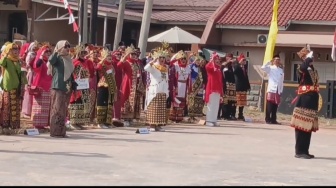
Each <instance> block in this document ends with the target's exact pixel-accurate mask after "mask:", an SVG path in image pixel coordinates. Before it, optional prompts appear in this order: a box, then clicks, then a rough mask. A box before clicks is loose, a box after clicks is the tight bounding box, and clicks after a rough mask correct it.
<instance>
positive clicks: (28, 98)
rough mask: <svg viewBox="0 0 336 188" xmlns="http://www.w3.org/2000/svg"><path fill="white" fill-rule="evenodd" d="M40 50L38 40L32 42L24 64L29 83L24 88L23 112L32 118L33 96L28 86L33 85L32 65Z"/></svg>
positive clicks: (24, 115) (23, 67) (26, 116)
mask: <svg viewBox="0 0 336 188" xmlns="http://www.w3.org/2000/svg"><path fill="white" fill-rule="evenodd" d="M37 50H38V42H37V41H35V42H32V43H30V45H29V47H28V49H27V56H26V59H25V63H24V65H23V66H22V69H21V70H22V71H23V72H25V73H26V75H27V80H28V84H27V85H26V86H25V90H24V98H23V101H22V114H23V117H25V118H30V116H31V112H32V106H33V96H32V95H30V94H29V91H28V87H30V86H31V84H32V82H33V79H34V71H33V69H32V66H33V64H34V61H35V57H36V52H37Z"/></svg>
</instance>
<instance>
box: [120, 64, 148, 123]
mask: <svg viewBox="0 0 336 188" xmlns="http://www.w3.org/2000/svg"><path fill="white" fill-rule="evenodd" d="M131 68H132V86H131V91H130V96H129V98H128V100H126V101H125V104H124V107H123V108H122V109H121V112H122V114H121V118H122V119H126V120H131V119H140V111H141V107H142V105H143V95H144V93H145V90H146V89H145V86H144V84H143V82H142V80H141V77H139V78H138V75H137V74H138V73H139V70H140V67H139V66H138V65H137V64H135V63H134V64H131Z"/></svg>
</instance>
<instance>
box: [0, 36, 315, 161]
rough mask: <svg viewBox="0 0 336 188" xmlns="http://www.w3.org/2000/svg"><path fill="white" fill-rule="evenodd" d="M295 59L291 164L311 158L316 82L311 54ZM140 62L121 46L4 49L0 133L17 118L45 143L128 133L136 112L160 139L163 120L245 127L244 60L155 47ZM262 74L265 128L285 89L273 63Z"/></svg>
mask: <svg viewBox="0 0 336 188" xmlns="http://www.w3.org/2000/svg"><path fill="white" fill-rule="evenodd" d="M298 55H299V56H300V58H301V59H302V61H303V63H302V65H301V66H300V67H299V68H298V75H299V79H298V80H299V89H298V96H297V98H296V99H297V102H296V107H295V109H294V112H293V118H292V121H291V126H292V127H294V128H295V133H296V157H298V158H313V157H314V156H313V155H311V154H309V152H308V149H309V144H310V138H311V132H312V131H317V130H318V118H317V108H318V98H319V94H318V92H319V90H318V74H317V71H316V70H315V69H314V67H313V65H312V63H313V56H312V51H310V50H309V49H307V48H304V49H302V50H301V51H300V52H299V53H298ZM139 58H140V49H139V48H134V47H133V46H132V45H131V46H128V47H126V46H125V45H124V44H123V43H121V44H120V46H119V48H118V49H117V50H115V51H110V50H109V49H107V48H103V47H99V46H94V45H91V44H86V45H78V46H76V47H74V48H72V47H71V45H70V43H69V42H68V41H66V40H61V41H59V42H58V43H57V44H56V45H55V46H51V45H50V44H49V43H39V42H37V41H35V42H32V43H26V44H24V45H23V46H19V45H18V44H15V43H9V42H7V43H6V44H5V45H4V46H3V47H2V48H1V58H0V59H1V60H0V67H1V80H0V88H1V91H0V92H1V95H0V126H1V127H2V129H3V130H4V131H6V130H11V129H12V130H13V129H18V128H20V118H21V115H22V116H24V117H26V118H30V119H31V120H32V122H33V126H34V127H35V128H37V129H45V128H47V127H50V136H52V137H67V135H66V125H67V124H69V125H71V126H72V127H74V128H76V129H83V126H84V125H88V124H92V123H95V124H96V125H97V126H99V127H101V128H110V127H113V126H117V127H120V126H130V125H131V124H132V123H133V122H134V121H137V120H139V119H140V113H141V111H142V110H144V112H145V114H146V124H147V125H148V126H150V127H151V128H152V129H153V131H164V129H163V126H165V125H167V124H168V120H171V121H174V122H177V123H178V122H181V121H182V120H183V118H184V117H185V116H189V120H191V121H195V120H197V118H199V117H202V116H204V113H205V114H206V125H207V126H218V123H217V120H218V119H227V120H243V121H244V120H245V117H244V106H246V105H247V93H248V92H249V90H250V89H251V86H250V82H249V78H248V73H247V66H246V58H245V56H244V55H243V54H241V55H240V56H238V57H236V58H235V59H234V57H233V55H232V54H230V53H228V54H226V56H225V57H224V58H221V57H219V55H218V54H217V53H215V52H214V53H213V54H211V57H210V61H209V62H207V61H206V60H205V57H204V56H202V55H201V54H197V53H190V54H187V53H186V52H184V51H179V52H177V53H175V54H174V53H173V51H172V50H171V48H170V47H169V44H167V43H162V46H161V47H158V48H156V49H153V50H152V51H151V53H149V54H148V56H147V57H146V58H144V59H139ZM261 68H262V70H264V71H265V72H266V73H267V74H268V76H269V82H268V87H267V99H266V100H267V104H266V106H267V108H266V117H265V121H266V123H268V124H279V123H278V122H277V119H276V112H277V107H278V105H279V103H280V98H281V94H282V92H283V81H284V72H283V69H282V68H283V67H282V65H281V63H280V57H279V56H278V55H276V56H274V58H273V60H272V61H271V62H269V63H267V64H264V65H263V66H262V67H261ZM237 109H238V114H237ZM236 114H237V116H236Z"/></svg>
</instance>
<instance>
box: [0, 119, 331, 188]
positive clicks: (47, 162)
mask: <svg viewBox="0 0 336 188" xmlns="http://www.w3.org/2000/svg"><path fill="white" fill-rule="evenodd" d="M166 130H167V131H166V132H163V133H151V134H148V135H139V134H135V128H114V129H109V130H102V129H96V130H85V131H71V132H69V135H70V136H71V137H70V138H65V139H55V138H50V137H49V136H48V135H47V134H42V135H39V136H35V137H28V136H23V135H20V136H0V143H1V146H0V169H1V170H0V185H266V186H270V185H335V184H336V130H332V129H323V130H320V131H319V132H318V133H316V134H313V137H312V144H311V153H312V154H315V156H316V157H317V158H316V159H311V160H303V159H296V158H294V148H293V147H294V131H293V130H292V129H291V128H290V127H287V126H270V125H264V124H259V125H258V124H252V123H240V124H238V123H236V122H235V123H232V122H222V126H221V127H211V128H210V127H204V126H197V125H171V126H168V127H166Z"/></svg>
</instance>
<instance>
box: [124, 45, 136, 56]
mask: <svg viewBox="0 0 336 188" xmlns="http://www.w3.org/2000/svg"><path fill="white" fill-rule="evenodd" d="M125 53H126V54H132V53H135V48H134V46H133V44H131V46H129V47H127V48H126V50H125Z"/></svg>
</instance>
